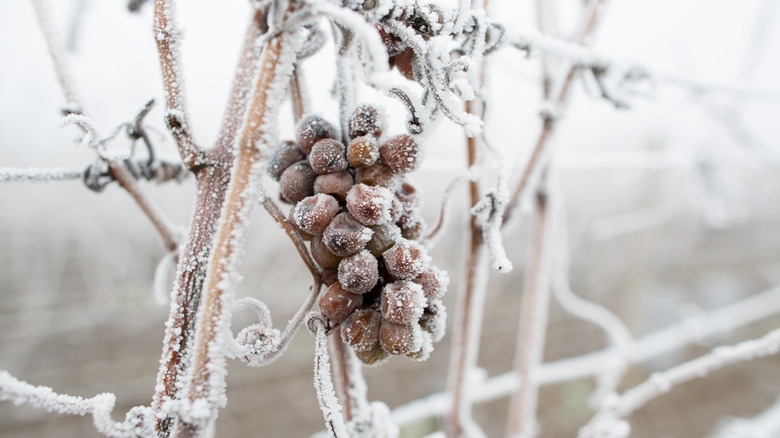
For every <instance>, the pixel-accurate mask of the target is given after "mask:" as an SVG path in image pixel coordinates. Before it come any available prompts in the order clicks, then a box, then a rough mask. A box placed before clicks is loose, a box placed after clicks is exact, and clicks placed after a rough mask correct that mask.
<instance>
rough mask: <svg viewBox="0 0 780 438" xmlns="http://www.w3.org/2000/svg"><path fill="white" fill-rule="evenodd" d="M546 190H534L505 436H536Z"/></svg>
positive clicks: (545, 286) (545, 292)
mask: <svg viewBox="0 0 780 438" xmlns="http://www.w3.org/2000/svg"><path fill="white" fill-rule="evenodd" d="M547 203H548V199H547V194H546V193H545V192H543V191H539V192H537V194H536V220H535V223H534V226H535V230H534V237H533V242H532V243H531V251H532V254H531V262H530V264H529V266H528V273H527V282H526V285H525V287H524V294H523V302H522V305H521V309H522V310H521V313H520V330H519V334H518V338H517V349H516V350H515V366H514V369H515V373H516V374H517V376H518V379H517V384H516V386H515V390H514V392H513V394H512V399H511V401H510V403H509V415H508V419H509V420H508V421H507V433H506V435H507V436H508V437H512V438H515V437H518V438H519V437H523V438H530V437H533V436H536V434H537V430H536V424H535V421H534V420H535V418H536V407H537V400H538V393H539V384H538V382H536V381H535V379H534V374H535V373H536V372H537V370H538V368H539V366H540V364H541V363H542V352H543V351H544V341H545V337H546V336H545V334H546V332H547V317H548V314H549V307H550V284H549V283H550V271H549V268H550V266H549V265H550V260H549V257H550V245H549V243H550V240H551V239H550V230H551V229H552V227H550V225H549V223H548V222H549V214H548V207H547Z"/></svg>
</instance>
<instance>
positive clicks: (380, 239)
mask: <svg viewBox="0 0 780 438" xmlns="http://www.w3.org/2000/svg"><path fill="white" fill-rule="evenodd" d="M369 228H371V230H372V231H373V232H374V235H373V236H371V240H369V241H368V243H366V249H367V250H369V251H370V252H371V254H373V256H374V257H380V256H381V255H382V254H383V253H384V252H385V251H387V250H388V249H390V247H392V246H393V245H394V244H395V242H397V241H398V240H400V239H401V229H400V228H398V227H397V226H396V225H394V224H392V223H389V222H388V223H384V224H379V225H372V226H370V227H369Z"/></svg>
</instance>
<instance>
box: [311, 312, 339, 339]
mask: <svg viewBox="0 0 780 438" xmlns="http://www.w3.org/2000/svg"><path fill="white" fill-rule="evenodd" d="M306 327H307V328H308V329H309V331H310V332H312V333H314V334H317V333H318V332H319V331H321V330H324V332H325V336H327V335H329V334H331V332H333V330H334V329H335V328H336V327H338V324H333V323H332V321H331V320H329V319H328V318H327V317H325V315H323V314H322V313H319V312H310V313H309V314H308V315H307V316H306Z"/></svg>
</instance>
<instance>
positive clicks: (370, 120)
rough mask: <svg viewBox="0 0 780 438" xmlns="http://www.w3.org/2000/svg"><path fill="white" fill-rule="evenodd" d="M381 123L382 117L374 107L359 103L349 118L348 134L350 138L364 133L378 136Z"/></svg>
mask: <svg viewBox="0 0 780 438" xmlns="http://www.w3.org/2000/svg"><path fill="white" fill-rule="evenodd" d="M381 123H382V118H381V115H380V114H379V111H377V109H376V108H374V107H373V106H371V105H360V106H359V107H357V108H355V111H353V112H352V117H350V118H349V136H350V137H351V138H355V137H363V136H366V135H371V136H374V137H379V136H380V135H382V126H381ZM353 166H354V164H353ZM355 167H357V166H355Z"/></svg>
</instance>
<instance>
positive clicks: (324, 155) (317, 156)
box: [309, 138, 349, 175]
mask: <svg viewBox="0 0 780 438" xmlns="http://www.w3.org/2000/svg"><path fill="white" fill-rule="evenodd" d="M346 152H347V150H346V148H345V147H344V144H343V143H341V142H340V141H338V140H333V139H332V138H326V139H323V140H320V141H318V142H317V143H314V146H312V148H311V153H310V154H309V163H310V164H311V168H312V169H314V171H315V172H317V173H318V174H320V175H324V174H327V173H334V172H341V171H342V170H346V169H347V167H348V166H349V164H348V163H347V157H346Z"/></svg>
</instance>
